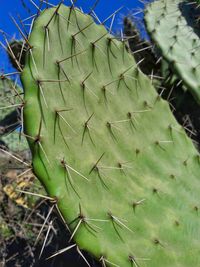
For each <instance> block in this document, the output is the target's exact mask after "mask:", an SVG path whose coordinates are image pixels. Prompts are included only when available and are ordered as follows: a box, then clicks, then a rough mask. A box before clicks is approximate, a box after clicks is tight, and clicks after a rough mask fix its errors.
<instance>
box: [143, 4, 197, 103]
mask: <svg viewBox="0 0 200 267" xmlns="http://www.w3.org/2000/svg"><path fill="white" fill-rule="evenodd" d="M191 2H192V1H181V0H175V1H174V0H166V1H165V0H162V1H159V0H158V1H155V2H153V3H150V4H149V5H148V6H147V9H146V12H145V21H146V25H147V30H148V32H149V34H150V36H151V38H152V39H153V40H154V41H155V43H156V44H157V46H158V47H159V48H160V50H161V53H162V55H163V57H164V58H165V59H166V60H167V61H168V62H169V63H170V65H171V67H172V68H173V69H174V70H175V72H176V74H177V75H178V76H179V77H180V79H182V80H183V82H184V83H185V85H186V86H188V88H189V89H190V91H191V93H192V94H193V96H194V97H195V98H196V100H197V101H198V102H199V103H200V65H199V58H200V38H199V37H200V30H199V23H198V22H197V18H198V17H199V16H200V11H199V8H196V7H197V4H196V3H195V2H194V1H193V2H192V3H191Z"/></svg>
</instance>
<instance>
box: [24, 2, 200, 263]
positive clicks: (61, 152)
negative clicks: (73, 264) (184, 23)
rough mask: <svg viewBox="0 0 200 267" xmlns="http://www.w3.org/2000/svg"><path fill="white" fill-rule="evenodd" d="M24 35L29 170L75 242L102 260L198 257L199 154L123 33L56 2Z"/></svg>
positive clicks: (186, 260) (162, 260)
mask: <svg viewBox="0 0 200 267" xmlns="http://www.w3.org/2000/svg"><path fill="white" fill-rule="evenodd" d="M29 43H30V50H29V54H28V55H27V58H26V64H25V68H24V71H23V73H22V77H21V78H22V82H23V86H24V89H25V105H24V123H25V134H26V135H27V138H28V141H29V144H30V147H31V151H32V156H33V170H34V173H35V174H36V176H37V177H38V178H39V180H40V181H41V182H42V184H43V185H44V187H45V189H46V191H47V193H48V195H49V196H51V197H53V198H55V200H56V205H57V207H58V208H59V210H60V212H61V214H62V217H63V218H64V220H65V222H66V223H67V225H68V226H69V228H70V229H71V238H72V239H73V241H74V242H75V243H76V244H77V246H78V247H79V249H81V250H84V251H87V252H89V253H91V254H92V255H93V256H94V257H95V258H96V259H98V260H99V261H100V262H101V263H102V266H104V267H105V266H121V267H131V266H148V267H161V266H162V267H171V266H173V267H178V266H179V267H180V266H181V267H186V266H187V267H188V266H199V265H200V254H199V242H200V234H199V232H200V220H199V216H198V209H199V208H198V207H199V204H200V201H199V172H200V161H199V155H198V153H197V151H196V149H195V148H194V146H193V144H192V142H191V140H190V139H189V138H188V137H187V136H186V134H185V132H184V130H183V129H182V127H181V126H180V125H179V124H178V123H177V122H176V120H175V118H174V117H173V115H172V114H171V111H170V108H169V106H168V104H167V103H166V102H165V101H163V100H162V99H161V98H160V97H159V96H158V95H157V93H156V91H155V90H154V88H153V87H152V85H151V81H150V80H149V79H148V78H147V77H146V76H145V75H144V74H143V73H142V72H140V71H139V69H138V68H137V64H136V63H135V60H134V59H133V57H132V55H131V54H130V53H129V52H128V51H127V49H126V45H125V43H123V42H120V41H118V40H116V39H115V38H114V37H113V36H111V35H110V34H109V33H108V32H107V31H106V29H105V28H104V26H103V25H96V24H95V22H94V21H93V19H92V18H91V17H90V16H89V15H85V14H83V13H82V12H81V11H80V10H78V9H74V8H67V7H65V6H64V5H60V6H59V7H57V8H51V9H48V10H45V11H44V12H42V13H41V15H40V16H39V17H38V18H37V19H36V21H35V23H34V25H33V30H32V33H31V36H30V39H29Z"/></svg>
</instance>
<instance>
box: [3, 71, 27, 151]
mask: <svg viewBox="0 0 200 267" xmlns="http://www.w3.org/2000/svg"><path fill="white" fill-rule="evenodd" d="M22 101H23V91H22V88H20V86H19V85H17V84H16V83H15V82H14V81H13V80H11V79H8V78H5V77H4V76H2V77H1V78H0V141H3V142H4V143H5V144H6V146H8V148H9V149H11V150H12V151H22V150H25V149H27V148H28V145H27V141H26V138H24V137H23V136H21V138H19V132H17V131H15V129H16V128H18V127H19V126H20V109H18V108H19V106H18V105H20V103H21V102H22Z"/></svg>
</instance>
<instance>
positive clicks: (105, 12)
mask: <svg viewBox="0 0 200 267" xmlns="http://www.w3.org/2000/svg"><path fill="white" fill-rule="evenodd" d="M0 1H1V8H0V30H3V31H5V32H6V33H7V34H8V35H7V38H8V39H11V38H12V37H15V36H16V37H18V38H19V37H20V35H19V33H17V32H18V30H17V28H16V26H15V25H14V23H13V22H12V20H11V18H10V15H11V16H13V17H14V18H18V16H20V18H21V19H25V18H27V17H29V16H30V15H32V14H35V13H37V8H36V7H35V6H34V4H33V3H31V1H34V3H36V4H37V5H38V3H39V2H40V1H39V0H0ZM23 2H24V4H25V6H26V7H25V6H24V7H23V5H22V3H23ZM49 2H50V3H52V4H58V3H59V0H50V1H49ZM94 3H95V0H77V2H76V5H77V6H79V7H82V9H83V10H84V11H85V12H87V11H88V10H89V8H90V7H91V6H93V5H94ZM65 4H66V5H70V0H65ZM44 5H45V4H44ZM122 6H123V9H122V10H121V11H120V12H119V13H118V15H117V16H116V18H115V21H114V26H113V27H114V29H115V30H120V28H121V27H122V18H123V16H125V15H126V14H128V13H131V12H135V11H136V10H135V9H136V8H141V7H143V5H142V4H141V3H140V2H139V0H100V1H99V3H98V5H97V7H96V9H95V12H96V13H97V15H98V17H99V18H100V20H101V21H103V20H104V19H106V18H107V17H108V16H109V15H111V14H112V13H113V12H115V11H116V10H117V9H119V8H120V7H122ZM29 12H30V13H29ZM108 23H110V22H109V21H108ZM108 25H109V24H108ZM0 41H1V42H3V43H5V42H4V39H3V37H2V34H0ZM3 70H5V71H11V70H12V69H11V67H10V66H9V63H8V60H7V57H6V54H5V51H4V49H2V48H1V47H0V72H2V71H3Z"/></svg>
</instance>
